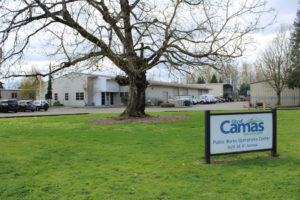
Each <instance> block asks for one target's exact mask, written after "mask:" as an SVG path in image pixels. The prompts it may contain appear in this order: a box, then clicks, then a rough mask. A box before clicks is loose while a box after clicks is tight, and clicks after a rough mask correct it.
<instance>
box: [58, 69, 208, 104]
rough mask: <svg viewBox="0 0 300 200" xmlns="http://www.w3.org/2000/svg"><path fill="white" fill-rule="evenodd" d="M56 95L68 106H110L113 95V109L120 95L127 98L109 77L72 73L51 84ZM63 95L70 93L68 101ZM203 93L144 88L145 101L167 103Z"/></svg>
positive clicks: (189, 89)
mask: <svg viewBox="0 0 300 200" xmlns="http://www.w3.org/2000/svg"><path fill="white" fill-rule="evenodd" d="M76 92H84V100H76ZM55 93H57V94H58V101H59V102H60V103H62V104H64V105H67V106H111V102H110V99H111V97H112V96H113V104H112V106H119V105H122V102H121V96H124V95H128V93H129V87H128V86H119V84H118V83H117V82H116V81H115V80H113V79H111V78H109V77H102V76H93V75H88V74H71V75H68V76H64V77H60V78H57V79H55V80H54V81H53V97H54V95H55ZM65 93H69V100H66V99H65ZM203 93H208V89H199V88H185V87H180V86H179V87H178V86H166V85H152V86H151V85H150V86H148V87H147V89H146V100H151V99H160V100H163V101H165V102H166V101H169V99H170V98H172V97H174V96H178V95H182V96H195V97H198V96H199V95H201V94H203ZM103 98H105V102H104V105H103V102H102V100H103ZM53 99H54V98H53ZM54 101H55V100H53V102H54Z"/></svg>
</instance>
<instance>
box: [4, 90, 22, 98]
mask: <svg viewBox="0 0 300 200" xmlns="http://www.w3.org/2000/svg"><path fill="white" fill-rule="evenodd" d="M15 95H17V97H16V96H15ZM15 97H16V98H15ZM0 99H16V100H21V95H20V91H19V90H6V89H0Z"/></svg>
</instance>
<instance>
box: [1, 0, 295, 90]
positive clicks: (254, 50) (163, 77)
mask: <svg viewBox="0 0 300 200" xmlns="http://www.w3.org/2000/svg"><path fill="white" fill-rule="evenodd" d="M298 1H300V0H268V4H267V7H272V8H273V9H274V14H276V16H277V17H276V20H275V22H274V23H273V24H272V25H271V26H269V27H267V28H266V29H265V30H263V31H260V32H257V33H254V34H252V37H253V38H254V40H255V41H256V42H255V43H254V44H252V45H251V46H249V47H248V49H247V51H246V52H245V53H244V56H243V57H241V58H239V61H240V63H242V62H247V63H250V64H251V63H253V62H255V59H256V58H257V57H258V56H259V54H260V53H261V52H262V50H263V49H264V48H265V47H266V46H267V44H268V43H269V42H270V41H271V40H272V39H273V38H274V37H275V35H276V32H278V31H279V30H280V27H281V25H292V24H293V22H294V20H295V18H296V12H297V8H300V4H298ZM264 20H266V21H269V20H270V19H269V18H265V19H264V18H263V19H262V22H264ZM34 51H36V52H39V51H43V50H39V49H35V50H34ZM31 55H33V54H31ZM49 62H50V61H49V60H48V59H47V58H46V57H43V56H41V55H38V56H32V57H31V60H28V61H27V62H26V63H25V65H28V66H32V65H34V66H46V67H47V66H48V65H49ZM118 73H119V71H118V70H106V71H105V72H104V71H103V72H99V74H104V75H116V74H118ZM147 76H148V77H149V78H151V79H155V80H159V81H174V78H172V77H170V76H169V74H168V72H167V71H165V70H164V69H162V68H160V67H159V68H153V69H151V70H150V71H149V72H148V74H147ZM4 83H5V86H6V88H14V81H13V80H6V81H4Z"/></svg>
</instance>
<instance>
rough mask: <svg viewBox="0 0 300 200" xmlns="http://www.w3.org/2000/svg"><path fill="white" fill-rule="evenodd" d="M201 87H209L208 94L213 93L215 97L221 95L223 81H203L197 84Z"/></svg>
mask: <svg viewBox="0 0 300 200" xmlns="http://www.w3.org/2000/svg"><path fill="white" fill-rule="evenodd" d="M199 85H200V86H202V87H206V88H210V89H211V90H210V91H209V94H211V95H214V96H216V97H220V96H223V92H224V91H223V83H205V84H199Z"/></svg>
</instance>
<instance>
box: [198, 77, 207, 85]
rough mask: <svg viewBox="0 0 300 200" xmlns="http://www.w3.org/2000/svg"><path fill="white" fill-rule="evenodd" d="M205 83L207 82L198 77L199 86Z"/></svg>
mask: <svg viewBox="0 0 300 200" xmlns="http://www.w3.org/2000/svg"><path fill="white" fill-rule="evenodd" d="M203 83H205V80H204V78H203V77H202V76H200V77H198V80H197V84H203Z"/></svg>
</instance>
